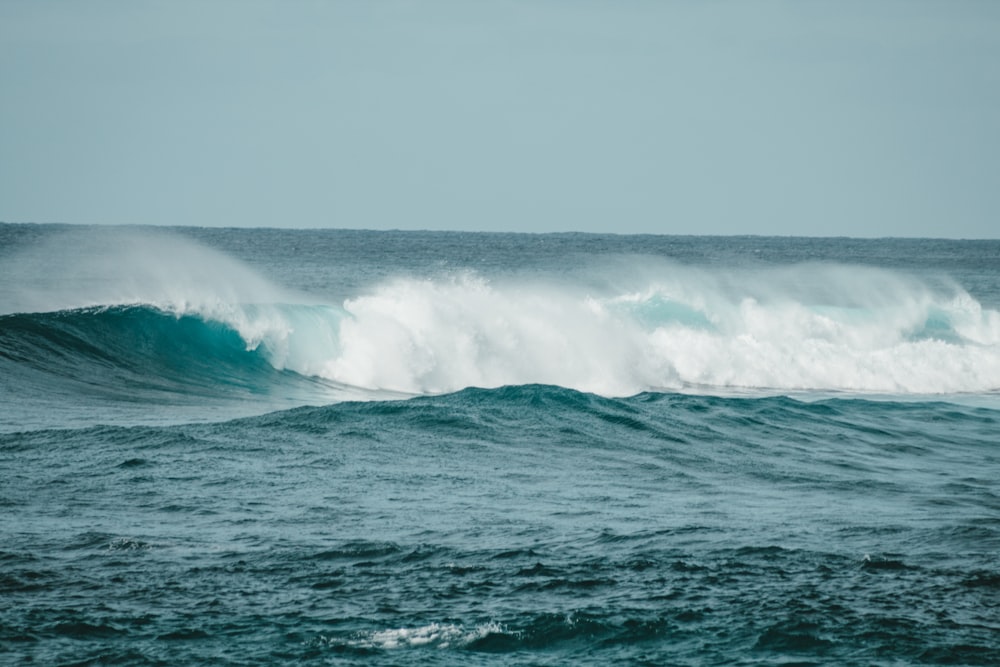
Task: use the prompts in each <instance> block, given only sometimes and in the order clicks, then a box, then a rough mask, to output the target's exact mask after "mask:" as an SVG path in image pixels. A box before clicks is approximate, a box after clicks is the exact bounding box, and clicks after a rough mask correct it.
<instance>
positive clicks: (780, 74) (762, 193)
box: [0, 0, 1000, 238]
mask: <svg viewBox="0 0 1000 667" xmlns="http://www.w3.org/2000/svg"><path fill="white" fill-rule="evenodd" d="M0 97H2V103H0V220H2V221H7V222H26V221H36V222H79V223H110V224H120V223H135V224H178V225H222V226H265V225H266V226H278V227H346V228H369V229H388V228H395V229H465V230H493V231H570V230H576V231H592V232H648V233H663V234H692V233H693V234H801V235H823V236H839V235H846V236H945V237H973V238H997V237H1000V2H994V1H990V0H982V1H978V2H971V1H961V0H947V1H939V2H926V1H923V2H922V1H920V0H916V1H906V2H895V1H893V2H888V1H887V2H870V1H867V0H865V1H858V2H850V1H844V0H838V1H830V2H824V1H814V2H801V1H788V2H725V1H706V2H654V1H652V0H617V1H611V0H608V1H606V2H596V1H581V2H569V1H554V0H539V1H534V2H528V1H520V0H497V1H494V2H473V1H469V0H464V1H463V0H456V1H453V2H445V1H439V0H430V1H427V2H418V1H415V0H414V1H402V0H371V1H361V0H351V1H343V2H339V1H326V2H324V1H317V0H314V1H311V2H306V1H300V2H277V1H254V0H250V1H244V0H240V1H226V2H221V1H220V2H186V1H178V0H171V1H163V2H127V1H125V0H121V1H119V2H107V1H100V0H98V1H90V2H72V1H65V2H52V1H46V0H4V1H3V2H0Z"/></svg>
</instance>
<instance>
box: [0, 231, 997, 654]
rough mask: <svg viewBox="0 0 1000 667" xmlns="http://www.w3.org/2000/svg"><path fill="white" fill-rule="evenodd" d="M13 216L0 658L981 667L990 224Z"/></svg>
mask: <svg viewBox="0 0 1000 667" xmlns="http://www.w3.org/2000/svg"><path fill="white" fill-rule="evenodd" d="M0 241H2V242H0V248H2V250H0V278H2V282H0V313H2V314H0V406H2V408H0V475H2V476H0V480H2V486H0V506H2V507H3V512H2V513H0V535H2V536H3V543H2V546H0V592H2V597H3V600H4V604H3V605H0V662H5V663H11V664H20V663H25V662H35V663H38V664H136V665H143V664H171V665H172V664H204V663H211V664H232V665H243V664H284V663H295V664H385V665H396V664H409V663H417V662H419V663H427V664H449V665H450V664H462V665H466V664H484V665H485V664H491V665H492V664H498V665H499V664H504V665H506V664H525V665H537V664H593V665H604V664H657V665H659V664H678V665H703V664H720V665H729V664H744V665H751V664H761V665H771V664H838V665H841V664H858V665H869V664H884V665H897V664H980V665H991V664H997V663H998V662H1000V639H998V637H1000V621H998V619H1000V569H998V566H997V563H998V562H1000V561H998V556H1000V481H998V480H1000V474H998V473H1000V456H998V450H997V439H998V438H997V434H998V433H1000V428H998V426H1000V400H998V399H1000V397H998V393H997V392H998V389H1000V370H998V368H1000V366H998V364H1000V315H998V309H1000V264H998V258H1000V243H997V242H982V241H979V242H976V241H969V242H960V241H933V240H924V241H921V240H910V241H904V240H891V239H889V240H871V241H860V240H852V239H820V240H816V239H763V238H692V237H627V236H626V237H621V236H593V235H540V236H525V235H484V234H440V233H417V232H408V233H403V232H399V233H391V232H388V233H379V232H340V231H275V230H235V229H233V230H208V229H176V230H160V231H157V232H150V231H148V230H132V229H113V228H65V227H58V226H17V225H3V226H0Z"/></svg>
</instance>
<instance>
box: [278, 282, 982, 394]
mask: <svg viewBox="0 0 1000 667" xmlns="http://www.w3.org/2000/svg"><path fill="white" fill-rule="evenodd" d="M825 271H826V276H825V278H826V282H825V283H824V286H823V291H824V292H829V291H830V290H835V289H837V288H840V289H841V290H844V291H845V292H844V293H845V294H848V296H847V297H846V298H840V299H832V300H831V299H829V298H825V299H823V300H822V301H821V300H819V299H815V298H812V297H811V296H810V295H809V294H808V293H804V291H803V288H802V286H801V284H798V285H793V287H794V289H788V290H784V291H783V284H784V283H783V281H784V280H785V279H787V278H788V274H787V271H784V270H783V271H781V272H775V273H772V274H766V273H765V274H763V275H756V276H755V277H754V281H755V284H751V285H744V286H742V287H739V285H738V281H737V280H736V279H735V278H733V277H730V278H729V279H730V282H731V283H732V284H730V285H727V286H720V285H719V283H718V281H709V282H708V283H707V284H704V285H698V284H696V283H695V282H694V281H693V280H687V281H686V282H684V276H683V275H681V276H680V280H681V282H682V284H680V285H676V286H675V285H671V284H662V283H661V284H655V285H648V286H646V287H645V288H644V290H643V291H641V292H636V291H634V290H633V291H628V292H625V293H616V292H611V293H599V294H595V293H593V292H590V291H587V292H584V291H581V290H579V289H576V288H574V287H572V286H565V285H563V286H561V287H558V288H557V287H555V286H552V285H545V284H544V283H533V284H528V283H521V284H516V283H511V284H493V283H490V282H488V281H486V280H483V279H480V278H477V277H475V276H460V277H454V278H450V279H443V280H402V279H401V280H396V281H392V282H389V283H387V284H384V285H382V286H380V287H379V288H377V289H375V290H374V291H372V292H371V293H370V294H367V295H364V296H359V297H357V298H354V299H351V300H348V301H347V302H345V303H344V304H343V308H342V310H337V311H336V312H335V314H330V315H328V316H326V317H320V318H319V320H318V321H317V324H316V329H315V330H314V331H313V332H312V334H310V336H311V338H310V340H309V341H308V342H306V341H307V338H296V337H297V336H299V335H300V333H299V330H296V333H295V334H293V335H291V336H288V337H286V338H284V339H283V343H282V344H283V345H284V346H285V347H286V348H289V349H290V350H294V353H293V352H291V351H289V352H284V353H282V357H281V362H280V363H282V364H284V365H285V367H289V368H292V369H293V370H297V371H299V372H305V373H310V374H316V375H320V376H322V377H325V378H328V379H330V380H333V381H336V382H339V383H343V384H347V385H352V386H356V387H364V388H369V389H386V390H393V391H400V392H408V393H417V394H420V393H436V392H448V391H454V390H458V389H461V388H464V387H469V386H479V387H498V386H503V385H511V384H527V383H545V384H555V385H560V386H564V387H570V388H574V389H579V390H583V391H590V392H595V393H598V394H604V395H615V396H622V395H630V394H634V393H637V392H641V391H644V390H650V389H653V390H655V389H692V388H695V387H699V388H701V389H702V390H707V391H711V390H712V389H713V388H716V389H722V388H758V389H772V390H774V389H776V390H820V391H823V390H826V391H857V392H883V393H920V394H938V393H952V392H988V391H992V390H996V389H997V388H998V387H1000V345H998V336H1000V315H998V313H997V312H995V311H989V310H986V309H983V308H982V307H981V306H980V305H979V304H978V303H976V302H975V300H973V299H972V298H971V297H970V296H969V295H968V294H966V293H965V292H963V291H961V290H958V289H957V288H954V289H955V290H957V291H954V292H953V293H947V294H936V293H934V292H933V291H932V290H930V289H929V288H926V287H925V286H922V285H920V284H911V283H910V282H909V281H904V280H901V279H900V278H899V277H897V276H893V275H892V274H890V273H887V272H874V273H871V274H870V275H869V276H868V277H869V278H874V279H875V280H871V281H869V283H868V290H867V291H864V292H860V293H853V294H852V293H850V287H851V286H852V285H854V283H855V282H856V280H857V276H856V275H855V273H854V272H853V271H852V270H850V269H846V268H838V269H826V270H825ZM698 276H699V273H698V272H695V273H693V274H692V277H693V278H697V277H698ZM674 278H675V279H677V278H678V276H676V275H675V276H674ZM838 281H839V283H840V284H839V285H838V284H836V283H837V282H838ZM831 282H832V283H833V284H831ZM637 295H638V296H637ZM678 295H682V296H678ZM664 303H667V304H668V305H667V306H664V305H663V304H664ZM650 304H652V305H653V306H655V308H653V311H655V312H654V313H653V315H650V313H649V312H646V311H648V310H649V308H647V306H650ZM644 308H645V311H644V310H643V309H644ZM657 313H658V314H657ZM657 317H659V320H657V319H656V318H657ZM933 318H937V319H943V320H944V321H946V323H947V324H946V325H945V327H946V330H945V331H943V332H942V331H938V330H929V331H925V330H926V329H927V328H928V327H927V322H928V321H929V320H930V319H933ZM939 334H941V335H943V336H944V337H940V336H939ZM300 341H301V342H303V343H304V344H305V345H306V346H308V347H309V349H302V348H298V347H297V343H298V342H300Z"/></svg>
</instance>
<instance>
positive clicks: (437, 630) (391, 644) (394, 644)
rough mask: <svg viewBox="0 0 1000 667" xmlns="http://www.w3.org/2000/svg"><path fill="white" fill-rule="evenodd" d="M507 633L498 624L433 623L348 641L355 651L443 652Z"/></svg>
mask: <svg viewBox="0 0 1000 667" xmlns="http://www.w3.org/2000/svg"><path fill="white" fill-rule="evenodd" d="M504 632H505V629H504V628H503V626H501V625H500V624H498V623H485V624H483V625H477V626H475V627H474V628H471V629H466V628H465V627H464V626H462V625H455V624H453V623H431V624H429V625H424V626H421V627H417V628H395V629H390V630H377V631H374V632H370V633H365V634H362V635H360V636H358V637H356V638H354V639H352V640H350V641H348V642H347V644H348V646H353V647H356V648H373V649H381V650H394V649H405V648H419V647H425V646H433V647H435V648H439V649H444V648H448V647H450V646H463V645H465V644H469V643H471V642H473V641H476V640H477V639H481V638H483V637H485V636H487V635H489V634H494V633H504Z"/></svg>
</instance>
